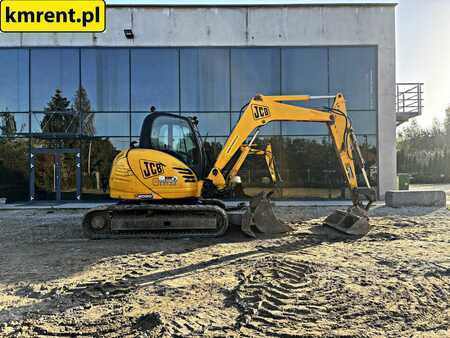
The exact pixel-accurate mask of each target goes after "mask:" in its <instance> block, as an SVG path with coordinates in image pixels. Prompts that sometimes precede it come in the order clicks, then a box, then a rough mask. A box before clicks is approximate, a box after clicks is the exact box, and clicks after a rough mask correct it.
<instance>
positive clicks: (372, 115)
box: [348, 110, 377, 134]
mask: <svg viewBox="0 0 450 338" xmlns="http://www.w3.org/2000/svg"><path fill="white" fill-rule="evenodd" d="M348 115H349V116H350V119H351V120H352V126H353V130H354V131H355V133H356V134H376V132H377V112H376V111H374V110H362V111H354V110H353V111H349V112H348Z"/></svg>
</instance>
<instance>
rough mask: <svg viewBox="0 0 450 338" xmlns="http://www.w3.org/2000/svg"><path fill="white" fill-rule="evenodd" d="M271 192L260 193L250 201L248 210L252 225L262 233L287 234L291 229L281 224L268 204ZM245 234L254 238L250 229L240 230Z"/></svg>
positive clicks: (269, 203) (270, 204)
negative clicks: (250, 214) (250, 213)
mask: <svg viewBox="0 0 450 338" xmlns="http://www.w3.org/2000/svg"><path fill="white" fill-rule="evenodd" d="M272 194H273V191H270V192H261V193H259V194H258V195H256V196H255V197H253V199H252V200H251V201H250V210H251V212H252V218H253V222H252V223H253V225H254V226H255V227H256V229H258V230H259V231H260V232H262V233H266V234H280V233H285V232H289V231H291V230H292V228H291V227H290V226H289V225H287V224H285V223H283V222H281V221H280V220H279V219H278V218H277V217H276V216H275V213H274V211H273V208H272V203H271V202H270V199H269V198H270V196H271V195H272ZM242 230H243V231H244V232H245V233H246V234H248V235H250V236H252V237H255V234H254V233H253V232H252V231H251V229H250V227H245V228H243V229H242Z"/></svg>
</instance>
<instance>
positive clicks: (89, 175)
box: [81, 137, 130, 200]
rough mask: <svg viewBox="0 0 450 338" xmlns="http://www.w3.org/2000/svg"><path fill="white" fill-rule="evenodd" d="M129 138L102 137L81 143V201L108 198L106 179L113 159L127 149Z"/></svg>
mask: <svg viewBox="0 0 450 338" xmlns="http://www.w3.org/2000/svg"><path fill="white" fill-rule="evenodd" d="M129 142H130V140H129V138H120V137H104V138H103V137H102V138H92V139H89V140H84V141H83V142H82V143H81V161H82V163H81V168H82V176H83V179H82V184H83V185H82V188H81V189H82V193H83V196H82V199H83V200H89V199H91V200H105V199H108V198H109V194H108V192H109V186H108V179H109V174H110V172H111V167H112V163H113V160H114V158H115V157H116V155H117V154H118V152H119V151H120V150H123V149H127V148H128V147H129Z"/></svg>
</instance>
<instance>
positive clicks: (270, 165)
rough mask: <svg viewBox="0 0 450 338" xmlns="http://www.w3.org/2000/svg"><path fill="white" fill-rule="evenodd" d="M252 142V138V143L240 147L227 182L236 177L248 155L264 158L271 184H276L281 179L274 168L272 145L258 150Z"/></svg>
mask: <svg viewBox="0 0 450 338" xmlns="http://www.w3.org/2000/svg"><path fill="white" fill-rule="evenodd" d="M253 141H254V138H252V141H250V143H249V144H243V145H242V146H241V148H240V151H241V153H240V154H239V157H238V159H237V160H236V162H235V163H234V165H233V167H232V168H231V170H230V173H229V174H228V178H229V180H230V181H232V180H233V178H235V177H237V174H238V172H239V170H240V169H241V167H242V165H243V164H244V162H245V160H246V159H247V157H248V155H257V156H264V159H265V161H266V165H267V169H268V170H269V174H270V179H271V180H272V183H277V182H279V181H281V178H280V176H279V174H278V172H277V169H276V166H275V158H274V156H273V152H272V145H271V144H270V143H269V144H267V146H266V148H265V149H258V148H257V147H256V146H255V145H254V144H253Z"/></svg>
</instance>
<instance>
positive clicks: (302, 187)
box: [279, 136, 344, 199]
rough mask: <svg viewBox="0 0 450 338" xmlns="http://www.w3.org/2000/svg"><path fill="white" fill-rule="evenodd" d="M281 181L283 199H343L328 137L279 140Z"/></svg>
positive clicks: (340, 179)
mask: <svg viewBox="0 0 450 338" xmlns="http://www.w3.org/2000/svg"><path fill="white" fill-rule="evenodd" d="M279 158H280V160H281V163H282V165H281V168H282V169H281V177H282V179H283V181H284V188H283V197H285V198H290V197H292V198H305V199H311V198H313V199H336V198H338V199H339V198H342V197H343V194H344V192H343V190H342V189H341V186H342V184H341V183H342V175H341V173H340V169H339V167H338V166H337V162H336V161H333V160H334V159H335V158H336V155H335V151H334V149H333V145H332V144H331V142H330V138H329V137H328V136H308V137H306V136H302V137H283V150H282V152H281V153H280V155H279Z"/></svg>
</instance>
